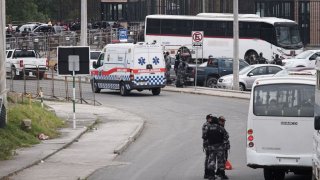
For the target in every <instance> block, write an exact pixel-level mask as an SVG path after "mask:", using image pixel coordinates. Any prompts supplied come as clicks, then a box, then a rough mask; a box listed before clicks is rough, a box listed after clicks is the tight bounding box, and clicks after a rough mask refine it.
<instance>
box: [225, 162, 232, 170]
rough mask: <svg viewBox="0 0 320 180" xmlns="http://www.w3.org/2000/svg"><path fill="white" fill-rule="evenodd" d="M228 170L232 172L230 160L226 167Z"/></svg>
mask: <svg viewBox="0 0 320 180" xmlns="http://www.w3.org/2000/svg"><path fill="white" fill-rule="evenodd" d="M225 169H226V170H232V164H231V162H230V161H229V160H227V161H226V167H225Z"/></svg>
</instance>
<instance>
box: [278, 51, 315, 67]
mask: <svg viewBox="0 0 320 180" xmlns="http://www.w3.org/2000/svg"><path fill="white" fill-rule="evenodd" d="M317 58H320V50H319V49H318V50H307V51H304V52H302V53H300V54H298V55H297V56H296V57H295V58H293V59H284V60H282V64H283V65H284V66H285V67H287V68H291V67H309V68H315V67H316V59H317Z"/></svg>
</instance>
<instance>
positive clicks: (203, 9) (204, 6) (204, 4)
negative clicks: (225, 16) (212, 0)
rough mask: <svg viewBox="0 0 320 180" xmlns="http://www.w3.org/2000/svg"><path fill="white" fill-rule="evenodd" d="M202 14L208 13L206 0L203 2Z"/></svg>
mask: <svg viewBox="0 0 320 180" xmlns="http://www.w3.org/2000/svg"><path fill="white" fill-rule="evenodd" d="M202 12H203V13H205V12H206V0H202Z"/></svg>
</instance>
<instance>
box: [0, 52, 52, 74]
mask: <svg viewBox="0 0 320 180" xmlns="http://www.w3.org/2000/svg"><path fill="white" fill-rule="evenodd" d="M47 66H48V61H47V59H46V58H40V55H39V54H38V53H36V51H34V50H22V49H13V50H6V73H7V75H11V76H12V78H14V79H23V77H24V76H37V77H38V78H39V79H43V77H44V73H45V71H46V70H47Z"/></svg>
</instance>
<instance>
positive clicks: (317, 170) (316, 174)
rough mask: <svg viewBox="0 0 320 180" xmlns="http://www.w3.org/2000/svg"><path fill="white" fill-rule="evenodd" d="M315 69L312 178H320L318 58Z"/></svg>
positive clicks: (319, 66) (319, 70) (319, 75)
mask: <svg viewBox="0 0 320 180" xmlns="http://www.w3.org/2000/svg"><path fill="white" fill-rule="evenodd" d="M316 70H317V85H316V90H315V104H314V121H315V122H314V128H315V130H316V131H315V132H314V135H313V141H314V143H313V148H314V155H313V176H312V177H313V180H315V179H316V180H320V60H319V59H318V60H317V63H316Z"/></svg>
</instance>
